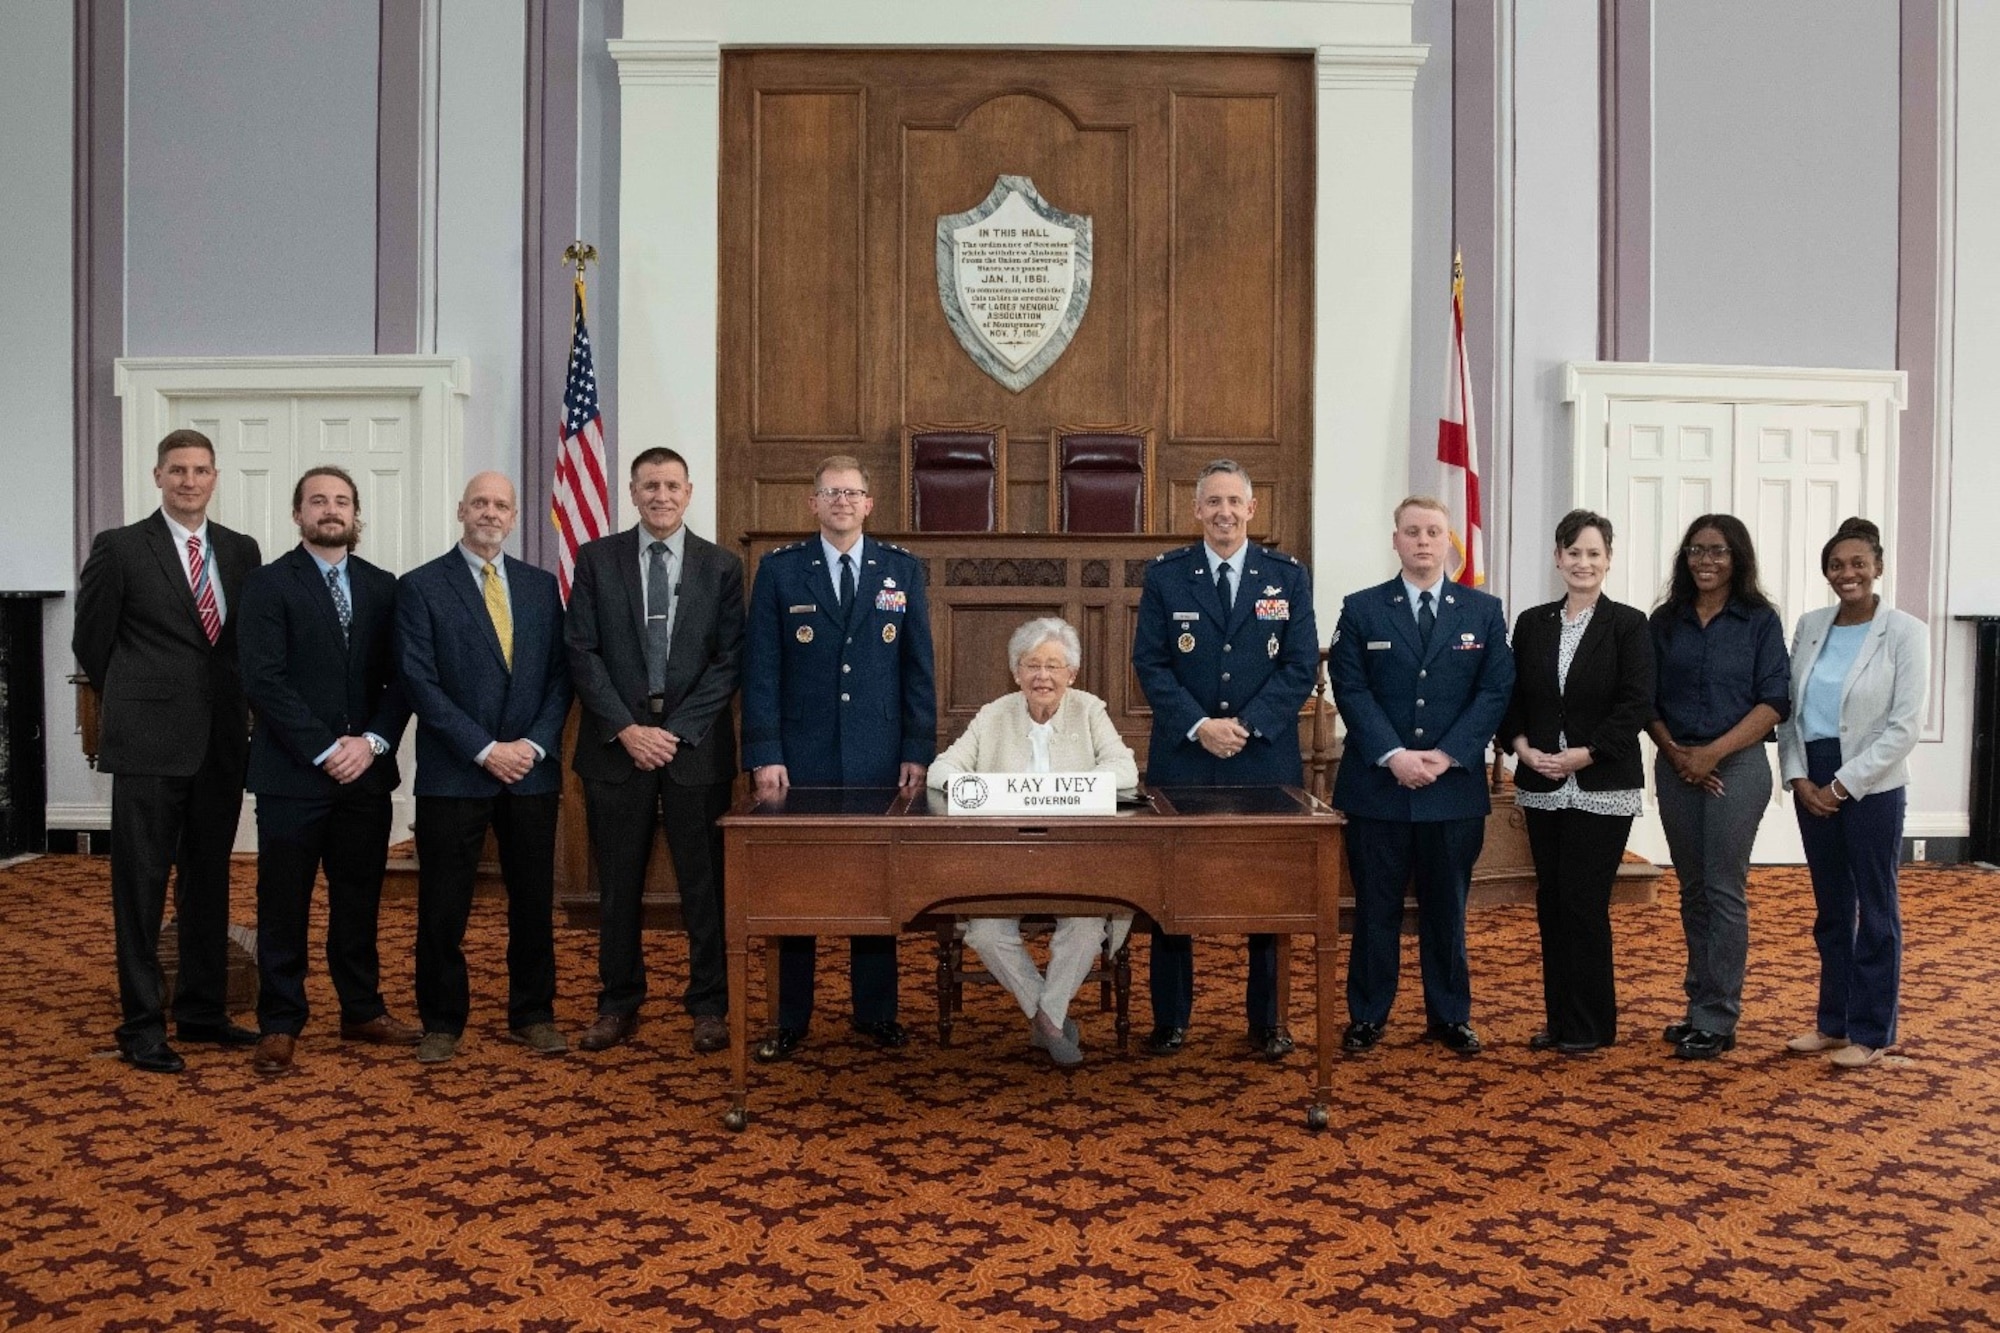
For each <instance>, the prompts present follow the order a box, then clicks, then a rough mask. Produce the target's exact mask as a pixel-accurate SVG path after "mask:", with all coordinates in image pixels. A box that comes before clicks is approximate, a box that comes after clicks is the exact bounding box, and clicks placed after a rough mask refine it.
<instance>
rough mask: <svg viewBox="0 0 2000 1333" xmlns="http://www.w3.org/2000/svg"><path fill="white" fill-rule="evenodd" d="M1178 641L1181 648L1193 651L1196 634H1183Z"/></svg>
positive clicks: (1186, 651) (1188, 651)
mask: <svg viewBox="0 0 2000 1333" xmlns="http://www.w3.org/2000/svg"><path fill="white" fill-rule="evenodd" d="M1177 643H1178V646H1179V648H1180V650H1181V651H1182V652H1184V653H1191V652H1193V651H1194V635H1192V634H1183V635H1181V637H1180V639H1179V640H1178V641H1177Z"/></svg>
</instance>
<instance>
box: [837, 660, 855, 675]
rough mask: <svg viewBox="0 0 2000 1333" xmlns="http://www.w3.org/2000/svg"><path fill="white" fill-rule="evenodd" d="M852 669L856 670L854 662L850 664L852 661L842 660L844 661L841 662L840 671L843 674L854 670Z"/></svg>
mask: <svg viewBox="0 0 2000 1333" xmlns="http://www.w3.org/2000/svg"><path fill="white" fill-rule="evenodd" d="M852 670H854V667H853V665H852V664H850V663H847V662H842V663H841V664H840V673H841V674H842V675H846V674H847V673H848V672H850V671H852Z"/></svg>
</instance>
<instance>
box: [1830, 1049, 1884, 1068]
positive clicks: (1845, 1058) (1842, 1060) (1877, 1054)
mask: <svg viewBox="0 0 2000 1333" xmlns="http://www.w3.org/2000/svg"><path fill="white" fill-rule="evenodd" d="M1886 1051H1887V1048H1886V1047H1883V1046H1858V1045H1849V1046H1843V1047H1841V1048H1840V1049H1839V1050H1837V1051H1835V1052H1834V1053H1833V1054H1832V1055H1829V1056H1827V1057H1826V1058H1827V1061H1828V1063H1830V1064H1836V1065H1839V1066H1840V1067H1841V1068H1842V1069H1859V1068H1861V1067H1862V1066H1863V1065H1872V1064H1874V1063H1875V1062H1876V1061H1877V1060H1880V1059H1881V1058H1882V1056H1883V1055H1884V1053H1885V1052H1886Z"/></svg>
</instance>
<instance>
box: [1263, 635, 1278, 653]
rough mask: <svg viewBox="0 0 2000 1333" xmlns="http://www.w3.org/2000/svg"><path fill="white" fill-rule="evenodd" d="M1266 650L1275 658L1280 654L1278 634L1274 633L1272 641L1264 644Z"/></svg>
mask: <svg viewBox="0 0 2000 1333" xmlns="http://www.w3.org/2000/svg"><path fill="white" fill-rule="evenodd" d="M1264 651H1265V652H1267V653H1269V654H1270V655H1271V656H1272V657H1274V658H1275V657H1276V656H1277V655H1278V636H1277V635H1275V634H1273V635H1272V636H1271V641H1270V642H1269V643H1267V644H1265V645H1264Z"/></svg>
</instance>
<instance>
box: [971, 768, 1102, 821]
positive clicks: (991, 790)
mask: <svg viewBox="0 0 2000 1333" xmlns="http://www.w3.org/2000/svg"><path fill="white" fill-rule="evenodd" d="M944 790H945V797H946V799H947V801H948V802H949V810H950V813H951V814H954V815H1034V816H1036V817H1038V818H1039V817H1041V816H1044V815H1110V814H1116V813H1117V812H1118V777H1117V775H1116V774H1115V773H1109V772H1098V773H960V774H959V775H958V776H956V777H954V778H952V779H951V780H950V781H949V782H947V783H945V786H944Z"/></svg>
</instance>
